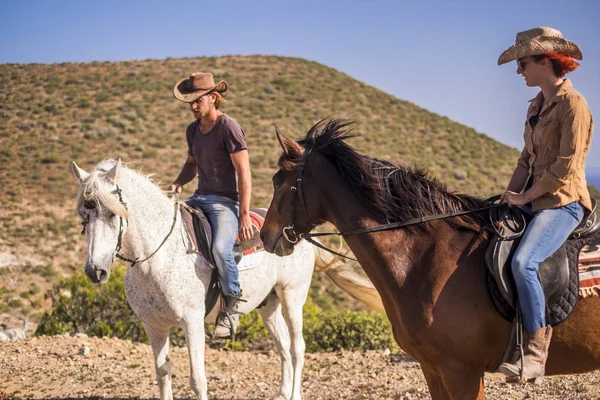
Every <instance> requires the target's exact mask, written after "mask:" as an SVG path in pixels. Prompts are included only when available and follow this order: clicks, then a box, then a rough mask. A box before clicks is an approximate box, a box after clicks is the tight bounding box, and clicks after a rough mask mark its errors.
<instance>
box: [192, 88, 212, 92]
mask: <svg viewBox="0 0 600 400" xmlns="http://www.w3.org/2000/svg"><path fill="white" fill-rule="evenodd" d="M211 89H212V88H194V87H192V88H191V89H190V90H191V91H192V92H199V91H201V90H211Z"/></svg>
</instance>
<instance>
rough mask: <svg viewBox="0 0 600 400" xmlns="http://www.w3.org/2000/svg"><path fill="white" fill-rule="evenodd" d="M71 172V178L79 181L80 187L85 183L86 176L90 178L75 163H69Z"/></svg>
mask: <svg viewBox="0 0 600 400" xmlns="http://www.w3.org/2000/svg"><path fill="white" fill-rule="evenodd" d="M71 171H73V176H74V177H75V179H77V180H78V181H79V184H80V185H81V184H83V182H85V180H86V179H87V178H88V176H90V174H88V173H87V172H85V171H84V170H82V169H81V168H79V167H78V166H77V164H75V161H71Z"/></svg>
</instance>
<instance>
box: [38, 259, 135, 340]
mask: <svg viewBox="0 0 600 400" xmlns="http://www.w3.org/2000/svg"><path fill="white" fill-rule="evenodd" d="M125 271H126V269H125V268H123V267H115V268H113V270H112V273H111V277H110V279H109V281H108V282H107V283H105V284H103V285H102V286H100V285H94V284H92V283H91V282H90V280H89V279H88V278H87V277H86V276H85V274H84V273H82V272H78V273H75V274H74V275H72V276H71V277H70V278H68V279H61V280H60V281H59V283H58V284H57V285H56V286H55V287H54V288H53V289H52V290H51V291H50V292H48V294H47V295H46V297H47V298H50V299H51V300H52V308H51V309H50V311H47V312H45V313H44V315H43V316H42V320H41V322H40V324H39V325H38V328H37V330H36V332H35V334H36V335H57V334H62V333H65V332H71V333H78V332H83V333H86V334H88V335H90V336H116V337H119V338H121V339H129V340H133V341H139V342H144V343H147V338H146V334H145V332H144V329H143V326H142V323H141V322H140V321H139V319H138V318H137V317H136V316H135V314H134V313H133V311H132V310H131V308H130V307H129V304H128V303H127V300H126V298H125V290H124V289H125V283H124V276H125Z"/></svg>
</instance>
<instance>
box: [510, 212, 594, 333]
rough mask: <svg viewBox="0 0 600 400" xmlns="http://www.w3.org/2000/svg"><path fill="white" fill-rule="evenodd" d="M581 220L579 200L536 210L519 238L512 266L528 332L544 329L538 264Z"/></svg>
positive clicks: (544, 301) (544, 303)
mask: <svg viewBox="0 0 600 400" xmlns="http://www.w3.org/2000/svg"><path fill="white" fill-rule="evenodd" d="M582 219H583V206H582V205H581V203H580V202H578V201H576V202H573V203H570V204H567V205H566V206H563V207H558V208H549V209H545V210H538V211H536V212H535V213H534V216H533V219H532V220H531V222H530V223H529V226H528V227H527V229H526V230H525V233H524V234H523V237H522V238H521V243H519V247H518V248H517V251H516V252H515V255H514V256H513V259H512V265H511V266H512V273H513V276H514V278H515V284H516V286H517V293H518V295H519V303H520V306H521V313H522V315H523V324H524V325H525V329H526V330H527V332H528V333H531V332H533V331H535V330H537V329H539V328H543V327H545V326H546V300H545V298H544V292H543V290H542V285H541V284H540V281H539V279H538V267H539V264H540V263H541V262H542V261H544V260H545V259H546V258H548V257H550V256H551V255H552V254H553V253H554V252H555V251H556V250H558V249H559V248H560V246H561V245H562V244H563V243H564V242H565V241H566V240H567V238H568V237H569V235H571V233H572V232H573V230H574V229H575V228H576V227H577V225H579V223H580V222H581V220H582Z"/></svg>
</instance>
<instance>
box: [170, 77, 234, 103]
mask: <svg viewBox="0 0 600 400" xmlns="http://www.w3.org/2000/svg"><path fill="white" fill-rule="evenodd" d="M188 79H189V78H184V79H182V80H180V81H179V82H177V83H176V84H175V87H174V88H173V94H174V95H175V98H176V99H177V100H179V101H183V102H186V103H190V102H192V101H194V100H196V99H197V98H199V97H202V96H204V95H206V94H209V93H212V92H218V93H225V92H226V91H227V82H225V81H219V83H217V84H216V85H215V86H214V87H212V88H210V89H206V90H196V91H190V90H188V88H187V84H186V82H187V80H188Z"/></svg>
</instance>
